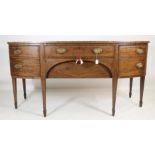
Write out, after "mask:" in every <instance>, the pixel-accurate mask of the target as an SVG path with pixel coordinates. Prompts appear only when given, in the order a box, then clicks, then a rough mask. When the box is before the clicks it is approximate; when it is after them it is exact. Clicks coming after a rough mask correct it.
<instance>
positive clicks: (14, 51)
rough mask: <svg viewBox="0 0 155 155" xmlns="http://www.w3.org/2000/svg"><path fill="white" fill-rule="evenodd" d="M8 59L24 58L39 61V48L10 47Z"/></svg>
mask: <svg viewBox="0 0 155 155" xmlns="http://www.w3.org/2000/svg"><path fill="white" fill-rule="evenodd" d="M10 57H11V58H13V57H21V58H22V57H24V58H36V59H39V58H40V56H39V46H29V45H27V46H21V45H20V46H11V47H10Z"/></svg>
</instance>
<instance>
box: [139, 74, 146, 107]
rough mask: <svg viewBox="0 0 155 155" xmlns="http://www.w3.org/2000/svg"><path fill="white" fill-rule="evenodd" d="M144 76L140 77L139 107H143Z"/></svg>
mask: <svg viewBox="0 0 155 155" xmlns="http://www.w3.org/2000/svg"><path fill="white" fill-rule="evenodd" d="M144 84H145V76H142V77H140V101H139V106H140V107H142V105H143V93H144Z"/></svg>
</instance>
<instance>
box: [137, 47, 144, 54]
mask: <svg viewBox="0 0 155 155" xmlns="http://www.w3.org/2000/svg"><path fill="white" fill-rule="evenodd" d="M136 53H137V54H143V53H144V50H143V49H141V48H138V49H137V50H136Z"/></svg>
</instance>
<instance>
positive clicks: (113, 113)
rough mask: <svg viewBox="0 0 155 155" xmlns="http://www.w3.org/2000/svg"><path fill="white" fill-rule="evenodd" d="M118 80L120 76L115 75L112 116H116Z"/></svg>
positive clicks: (113, 80) (113, 79)
mask: <svg viewBox="0 0 155 155" xmlns="http://www.w3.org/2000/svg"><path fill="white" fill-rule="evenodd" d="M117 82H118V78H117V77H113V78H112V116H115V105H116V93H117Z"/></svg>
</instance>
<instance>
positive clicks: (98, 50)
mask: <svg viewBox="0 0 155 155" xmlns="http://www.w3.org/2000/svg"><path fill="white" fill-rule="evenodd" d="M93 52H94V54H101V53H102V52H103V49H102V48H94V49H93Z"/></svg>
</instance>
